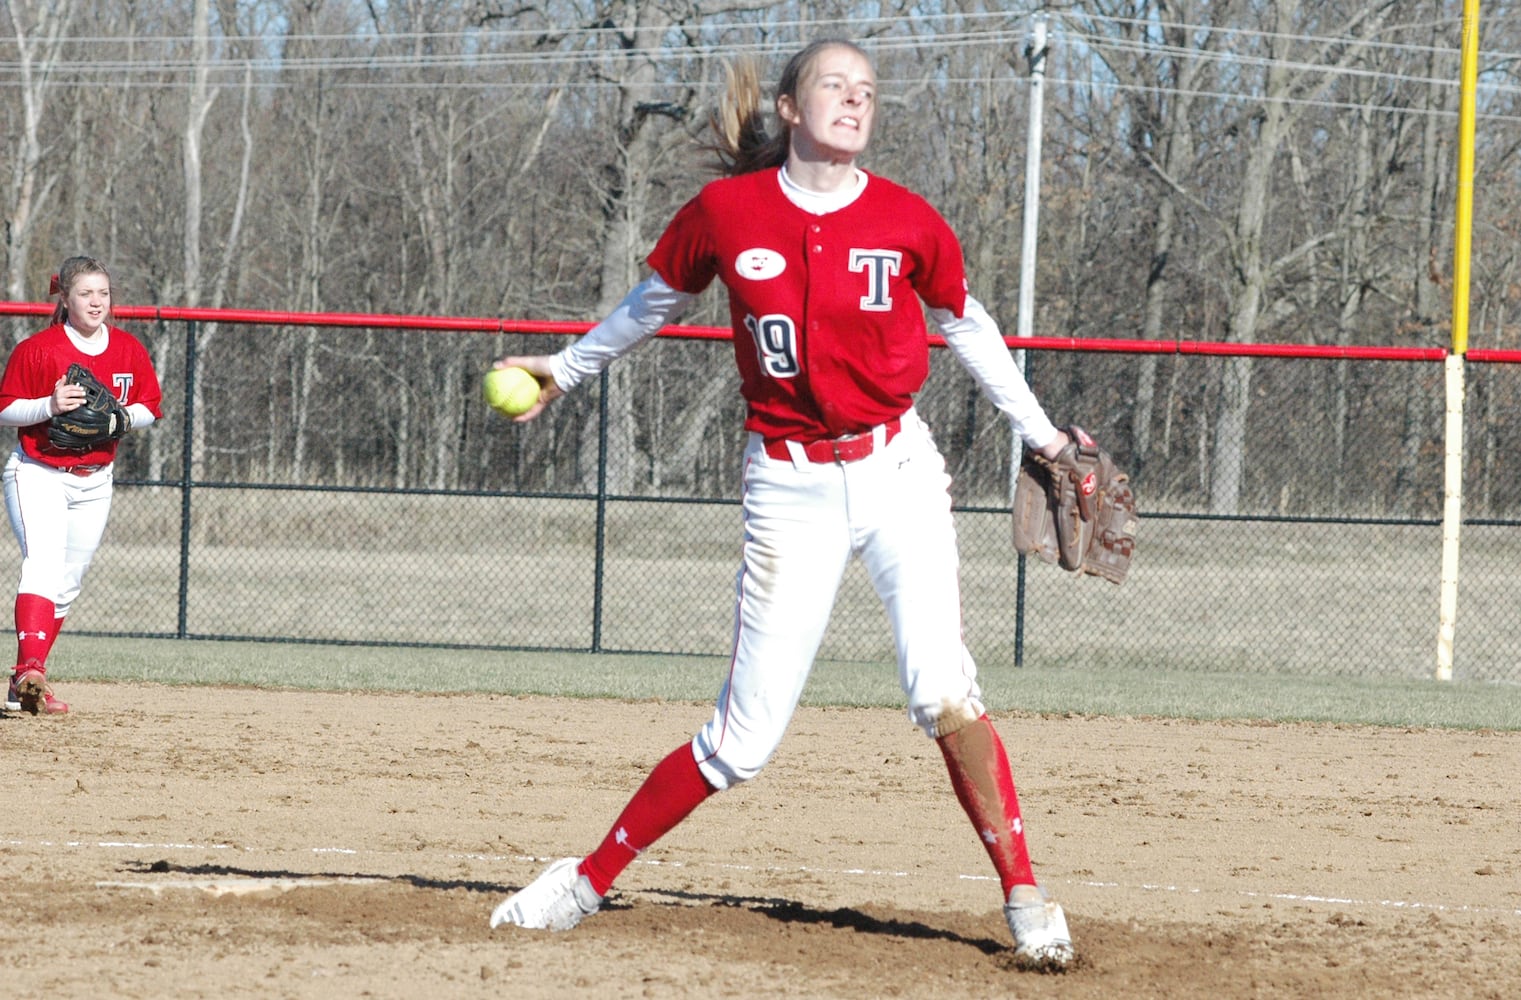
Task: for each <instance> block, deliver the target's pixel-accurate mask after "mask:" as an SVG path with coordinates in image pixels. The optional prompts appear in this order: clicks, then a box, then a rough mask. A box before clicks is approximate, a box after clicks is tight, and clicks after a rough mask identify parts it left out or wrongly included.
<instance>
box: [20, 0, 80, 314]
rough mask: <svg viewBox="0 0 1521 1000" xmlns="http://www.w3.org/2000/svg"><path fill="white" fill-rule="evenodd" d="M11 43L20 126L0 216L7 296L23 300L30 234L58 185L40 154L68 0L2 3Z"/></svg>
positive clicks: (71, 12) (71, 8)
mask: <svg viewBox="0 0 1521 1000" xmlns="http://www.w3.org/2000/svg"><path fill="white" fill-rule="evenodd" d="M5 7H6V13H7V14H8V15H9V17H10V21H11V30H12V33H13V35H14V37H15V40H16V51H17V67H16V70H17V76H18V78H19V81H18V82H19V89H20V97H21V113H22V127H21V134H20V135H19V136H17V137H16V141H17V144H18V145H17V149H16V151H15V154H14V157H13V159H12V161H11V184H10V192H9V194H10V197H9V198H8V203H9V211H8V212H7V213H6V217H5V264H6V282H5V288H6V294H7V295H9V296H10V297H11V299H13V300H15V301H26V298H27V280H26V279H27V272H28V269H29V267H30V265H31V250H32V232H33V228H34V226H35V225H36V222H37V215H38V212H39V210H40V208H41V207H42V206H43V205H45V204H46V203H47V201H48V197H49V195H50V194H51V192H52V189H53V185H54V184H55V183H56V182H57V180H58V168H57V167H56V166H55V165H53V163H52V161H51V160H50V159H49V158H48V157H47V156H46V155H45V154H46V152H47V146H46V143H45V142H44V140H43V136H42V122H43V117H44V114H45V113H46V110H47V97H48V94H49V83H50V77H51V76H52V74H53V71H54V69H55V68H56V65H57V62H58V60H59V59H60V58H61V57H62V55H63V52H64V48H65V46H66V45H67V44H68V41H69V40H68V37H67V31H68V27H69V23H70V21H71V20H72V18H73V15H74V2H73V0H45V2H41V3H34V2H30V0H6V2H5Z"/></svg>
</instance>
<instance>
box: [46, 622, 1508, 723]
mask: <svg viewBox="0 0 1521 1000" xmlns="http://www.w3.org/2000/svg"><path fill="white" fill-rule="evenodd" d="M50 666H51V668H52V669H51V670H50V673H51V676H52V678H53V680H54V681H55V682H56V683H58V684H60V685H64V684H66V683H67V682H68V681H71V680H72V681H83V680H100V681H129V682H143V683H154V684H199V685H214V686H234V687H257V688H271V689H280V688H304V689H312V690H325V691H396V692H407V691H419V692H432V693H451V692H490V693H499V694H542V695H560V696H566V697H574V698H617V699H632V700H656V701H698V702H706V701H711V700H712V698H713V697H714V695H715V694H716V693H717V691H718V684H719V680H720V678H721V677H722V674H723V670H724V668H725V661H724V660H723V659H722V658H718V657H706V656H664V655H624V654H611V655H600V656H598V655H591V654H586V653H565V652H537V651H534V652H503V651H495V650H492V651H478V650H438V649H407V648H397V647H366V646H328V645H309V644H296V643H259V642H213V641H198V640H184V641H176V640H169V639H116V638H102V637H96V636H83V635H73V636H70V635H67V634H65V636H64V638H63V639H62V641H61V642H60V643H59V647H58V650H57V652H56V653H55V654H54V657H53V661H52V663H51V664H50ZM981 681H982V686H983V689H984V690H983V693H984V696H985V701H986V702H987V705H988V707H989V709H991V710H993V711H1019V712H1029V713H1036V714H1049V715H1067V714H1071V715H1079V716H1090V715H1105V716H1125V717H1161V718H1176V719H1242V720H1260V721H1273V722H1284V721H1306V722H1332V723H1343V724H1349V725H1378V726H1395V727H1416V728H1428V727H1434V728H1456V729H1497V730H1518V729H1521V685H1510V684H1492V683H1473V682H1462V681H1453V682H1448V683H1441V682H1437V681H1429V680H1410V679H1403V678H1390V679H1368V678H1345V677H1303V676H1267V675H1242V674H1226V673H1221V674H1211V673H1197V672H1176V671H1166V670H1137V669H1117V668H1113V667H1106V668H1105V669H1103V670H1102V671H1087V670H1082V669H1045V668H1041V669H1037V668H1031V667H1025V668H1016V667H1013V666H993V667H988V666H984V667H983V668H982V670H981ZM803 700H804V702H805V703H806V704H809V705H820V706H825V705H840V706H859V707H884V706H886V707H901V706H902V704H903V697H902V694H901V693H900V692H899V690H898V686H897V677H896V670H895V669H894V668H893V666H892V665H891V664H888V663H841V662H827V661H826V662H820V663H819V664H818V665H817V666H816V667H815V669H814V672H813V676H812V677H811V678H810V680H809V685H808V689H807V691H806V692H805V693H804V698H803Z"/></svg>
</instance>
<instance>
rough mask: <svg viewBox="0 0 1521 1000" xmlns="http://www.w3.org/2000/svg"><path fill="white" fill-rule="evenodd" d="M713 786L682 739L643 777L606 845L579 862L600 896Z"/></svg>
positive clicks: (607, 838)
mask: <svg viewBox="0 0 1521 1000" xmlns="http://www.w3.org/2000/svg"><path fill="white" fill-rule="evenodd" d="M713 792H714V788H713V786H712V785H710V784H708V782H707V780H706V779H704V778H703V776H702V772H701V771H699V770H698V769H697V761H696V759H695V758H694V757H693V756H692V745H691V744H690V743H683V744H682V745H681V746H679V747H677V748H676V749H675V750H673V751H671V752H670V753H669V754H667V755H666V758H665V760H663V761H661V762H660V763H659V764H656V765H655V769H654V770H653V771H651V772H650V776H649V777H648V778H645V779H644V784H642V785H640V786H639V790H638V791H637V792H635V793H634V797H633V798H631V799H629V801H628V805H626V806H624V807H623V813H622V814H621V815H620V816H619V817H618V821H617V822H616V823H614V824H613V828H612V829H611V830H609V831H608V833H607V837H606V838H605V839H604V840H603V841H602V845H601V846H600V847H598V848H597V849H596V850H595V851H593V852H592V853H590V854H588V855H587V856H586V858H585V860H583V861H582V862H581V874H582V875H585V876H586V878H587V880H588V881H590V882H591V884H592V888H593V889H595V890H597V894H598V895H599V896H606V895H607V891H608V890H609V889H611V888H612V886H613V880H614V879H616V878H617V877H618V876H619V875H620V874H622V872H623V869H625V868H627V867H628V866H629V865H630V864H631V863H632V862H633V860H634V858H636V857H638V856H639V854H640V853H641V852H643V851H644V849H645V848H646V847H649V846H650V845H651V844H653V843H654V842H655V841H657V840H659V839H660V838H661V837H663V836H665V835H666V834H667V833H670V832H671V830H672V829H674V828H675V826H676V824H677V823H680V822H681V821H682V820H684V819H686V818H687V817H688V816H689V815H691V813H692V810H694V809H696V808H697V807H698V806H700V805H702V803H703V800H704V799H706V798H707V797H708V796H709V795H712V794H713Z"/></svg>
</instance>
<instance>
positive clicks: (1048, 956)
mask: <svg viewBox="0 0 1521 1000" xmlns="http://www.w3.org/2000/svg"><path fill="white" fill-rule="evenodd" d="M1003 916H1004V919H1005V920H1007V921H1008V922H1009V930H1010V931H1011V932H1012V933H1013V935H1014V961H1015V962H1016V963H1017V964H1019V965H1020V966H1021V967H1023V968H1027V969H1039V970H1041V971H1043V972H1061V971H1063V970H1064V969H1066V968H1067V967H1068V966H1069V965H1071V964H1072V961H1073V959H1075V958H1076V957H1077V953H1076V952H1075V951H1073V949H1072V934H1071V933H1070V932H1069V931H1068V930H1067V915H1066V914H1065V913H1063V912H1062V908H1061V904H1059V903H1057V902H1055V901H1053V900H1052V899H1051V898H1050V897H1049V896H1047V895H1046V890H1044V889H1042V888H1040V887H1039V886H1034V885H1016V886H1015V887H1014V888H1013V889H1012V890H1011V891H1010V892H1009V902H1008V904H1007V905H1006V906H1004V908H1003Z"/></svg>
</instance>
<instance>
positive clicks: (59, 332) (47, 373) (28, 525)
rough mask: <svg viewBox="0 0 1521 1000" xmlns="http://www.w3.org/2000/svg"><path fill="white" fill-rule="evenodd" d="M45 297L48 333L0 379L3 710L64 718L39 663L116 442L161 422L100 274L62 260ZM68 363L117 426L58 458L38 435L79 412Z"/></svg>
mask: <svg viewBox="0 0 1521 1000" xmlns="http://www.w3.org/2000/svg"><path fill="white" fill-rule="evenodd" d="M50 291H51V293H52V294H54V295H58V296H59V297H60V298H59V301H58V305H57V306H56V307H55V308H54V310H53V321H52V323H51V325H49V326H48V327H47V329H45V330H41V331H39V332H37V333H34V334H32V335H31V336H30V337H27V338H26V339H25V340H23V341H22V342H21V343H20V344H18V345H16V348H15V350H13V351H12V352H11V356H10V358H9V360H8V361H7V362H6V365H5V373H4V375H3V376H0V425H4V426H7V427H15V428H17V433H16V439H17V441H16V449H15V451H13V452H12V453H11V456H10V458H9V460H8V461H7V462H6V463H5V471H4V474H3V479H4V484H5V509H6V513H7V514H8V515H9V516H10V521H11V530H13V531H14V532H15V534H16V540H17V541H18V542H19V543H20V544H21V580H20V583H19V584H18V586H17V588H16V667H15V670H14V671H12V673H11V680H10V686H9V689H8V691H7V694H6V707H7V708H8V709H10V710H11V711H17V710H21V711H26V712H30V713H31V714H33V715H37V714H38V713H45V714H48V715H62V714H64V713H65V712H67V711H68V710H69V706H68V705H67V704H65V703H64V702H62V701H60V700H59V699H57V698H55V697H53V692H52V688H51V687H50V686H49V684H48V681H47V659H48V653H49V652H50V651H51V650H52V648H53V643H54V641H55V640H57V638H58V630H59V629H61V628H62V627H63V620H64V618H65V617H66V616H67V615H68V613H69V608H70V607H71V606H72V605H73V603H74V599H75V598H76V597H78V596H79V589H80V584H81V582H82V581H83V580H84V575H85V570H87V569H89V566H90V561H91V560H92V559H93V558H94V557H95V550H96V549H97V548H98V547H99V546H100V539H101V536H102V534H103V533H104V532H105V529H106V518H107V517H108V516H109V514H110V512H111V483H112V470H111V463H112V460H113V459H114V458H115V456H116V449H117V445H118V443H119V434H120V433H121V432H122V431H124V430H126V429H127V428H129V427H130V428H131V429H132V430H142V429H143V428H145V427H148V426H149V425H151V424H152V423H153V422H154V421H155V420H157V419H158V418H159V417H160V416H162V415H163V414H162V411H161V410H160V408H159V404H160V393H159V385H158V376H157V375H156V374H155V373H154V371H153V364H152V362H151V361H150V360H149V357H148V352H147V350H146V349H145V348H144V347H143V345H142V343H141V342H139V341H138V340H137V338H136V337H133V336H132V335H131V334H130V333H127V332H126V331H125V330H120V329H117V328H116V327H114V326H111V325H110V319H111V276H110V274H109V273H108V272H107V271H106V268H105V266H104V265H103V264H101V263H100V262H99V261H97V260H95V259H93V258H91V257H70V258H69V259H68V260H66V261H64V262H63V265H62V267H60V268H59V271H58V274H57V275H55V276H54V278H53V287H52V288H51V289H50ZM76 363H77V364H80V365H83V366H84V367H85V368H87V369H89V370H90V371H91V372H92V373H94V375H95V377H96V378H97V379H98V380H99V381H100V382H102V383H104V384H105V385H106V386H107V387H109V389H110V390H112V391H114V393H115V395H116V398H117V400H118V401H120V402H121V403H122V404H123V406H124V407H125V412H126V417H127V418H128V419H127V420H126V421H124V423H123V426H122V427H120V428H118V429H115V430H113V431H111V432H110V433H113V434H117V435H118V437H116V438H111V439H110V440H105V439H101V440H100V441H98V442H96V443H94V444H90V445H85V446H81V447H75V448H72V449H64V448H60V447H58V446H57V445H56V444H55V443H54V441H53V437H52V436H50V434H49V430H50V426H51V421H53V420H54V418H56V417H59V416H60V415H61V414H66V413H70V412H73V411H76V410H78V409H79V408H80V407H81V406H82V405H83V404H84V402H85V393H86V390H85V389H84V388H81V387H80V386H79V385H74V384H70V383H69V382H68V381H67V380H66V378H65V373H66V372H67V371H68V370H69V366H70V365H73V364H76ZM107 436H109V434H108V435H107Z"/></svg>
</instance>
